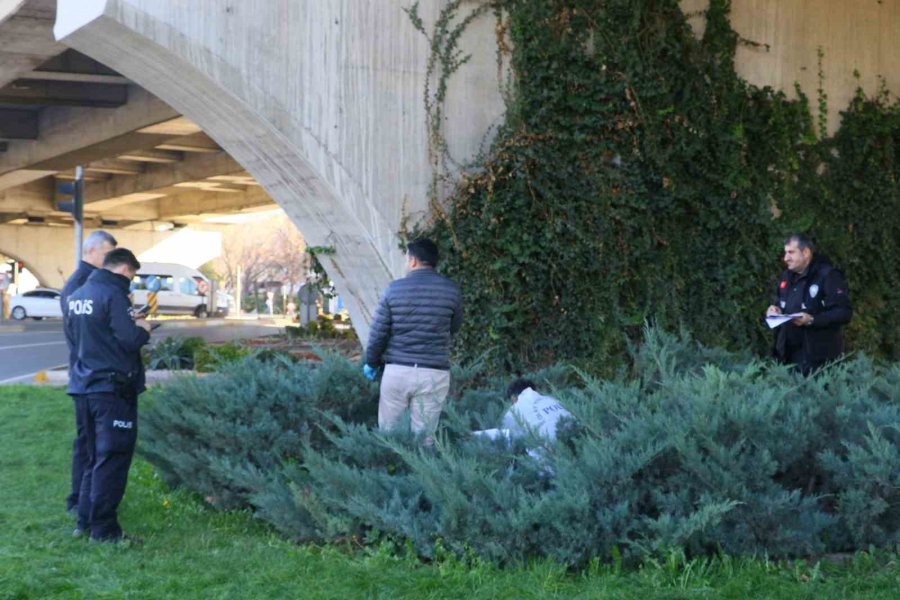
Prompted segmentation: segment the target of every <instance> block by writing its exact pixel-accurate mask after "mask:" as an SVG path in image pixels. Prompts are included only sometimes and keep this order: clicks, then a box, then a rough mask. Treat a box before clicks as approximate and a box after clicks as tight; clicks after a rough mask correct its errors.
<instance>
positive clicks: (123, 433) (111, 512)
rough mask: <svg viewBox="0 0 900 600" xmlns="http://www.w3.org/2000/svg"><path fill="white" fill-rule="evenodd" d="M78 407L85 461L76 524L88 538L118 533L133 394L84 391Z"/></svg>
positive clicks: (133, 436) (133, 424)
mask: <svg viewBox="0 0 900 600" xmlns="http://www.w3.org/2000/svg"><path fill="white" fill-rule="evenodd" d="M83 399H84V401H83V402H82V403H81V404H80V405H79V406H80V407H81V413H82V415H81V419H82V421H83V422H84V429H85V438H86V448H87V454H88V461H87V464H86V468H85V470H84V474H83V475H82V478H81V490H80V492H79V496H78V526H79V527H81V528H82V529H90V532H91V539H95V540H115V539H118V538H120V537H122V528H121V527H120V526H119V521H118V519H117V511H118V508H119V503H120V502H121V501H122V497H123V496H124V495H125V485H126V484H127V482H128V469H129V468H130V467H131V458H132V456H134V446H135V443H136V442H137V425H138V423H137V395H135V394H86V395H85V396H83Z"/></svg>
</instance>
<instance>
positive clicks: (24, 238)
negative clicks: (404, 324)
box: [0, 0, 275, 286]
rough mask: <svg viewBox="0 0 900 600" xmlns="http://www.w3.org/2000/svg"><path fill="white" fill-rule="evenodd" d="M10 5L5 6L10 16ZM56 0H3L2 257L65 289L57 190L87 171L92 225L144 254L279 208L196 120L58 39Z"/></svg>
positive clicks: (66, 248)
mask: <svg viewBox="0 0 900 600" xmlns="http://www.w3.org/2000/svg"><path fill="white" fill-rule="evenodd" d="M2 11H6V12H2ZM55 18H56V2H55V0H31V1H28V2H13V3H10V2H2V1H0V253H3V254H5V255H9V256H12V257H15V258H18V259H20V260H23V261H25V263H26V265H27V267H28V268H29V270H31V271H32V273H34V274H35V275H36V276H37V277H38V279H39V280H41V282H42V283H44V284H46V285H53V286H59V285H61V284H62V281H63V277H64V274H67V273H68V272H70V271H71V268H72V253H73V247H74V244H73V239H72V237H73V236H72V219H71V215H69V214H68V213H66V212H62V211H60V210H58V208H57V201H58V200H59V199H60V198H58V197H57V193H56V188H57V184H58V183H59V182H60V181H65V180H68V179H72V178H73V177H74V167H75V166H76V165H82V166H84V168H85V179H86V189H85V197H86V205H85V226H86V227H87V228H88V229H89V230H90V229H93V228H101V227H102V228H104V229H107V230H109V231H111V232H112V233H113V235H115V236H116V238H117V239H118V240H119V241H120V243H121V244H123V245H125V246H127V247H130V248H131V249H133V250H135V251H136V252H137V253H138V254H140V253H143V252H146V251H148V250H150V249H151V248H153V247H155V246H157V245H158V244H159V243H160V242H162V241H163V240H165V239H166V238H169V237H171V236H172V235H173V233H183V231H184V230H185V228H188V227H193V228H199V229H205V230H210V231H218V230H220V229H221V228H220V227H208V226H206V225H203V224H202V223H203V222H204V221H205V220H206V219H208V218H210V217H213V216H216V215H221V214H223V213H234V212H242V211H251V210H259V209H264V208H271V207H274V206H275V205H274V203H273V201H272V199H271V198H270V197H269V196H268V194H266V193H265V192H264V191H263V189H262V188H261V187H260V186H259V184H258V183H257V182H256V181H255V179H254V178H253V177H252V176H250V175H249V173H247V172H246V170H245V169H244V168H243V167H242V166H241V165H239V164H238V163H237V162H236V161H235V160H234V159H232V158H231V157H230V156H229V155H228V154H227V153H226V152H225V151H224V150H223V149H222V148H221V147H220V146H219V145H218V144H216V143H215V142H214V141H213V140H212V139H211V138H210V137H209V136H208V135H206V134H205V133H203V131H202V130H201V129H200V127H199V126H197V125H196V124H195V123H193V122H191V121H190V120H189V119H186V118H184V117H182V116H180V115H179V113H178V112H177V111H175V110H174V109H172V108H171V107H170V106H169V105H167V104H166V103H164V102H163V101H161V100H160V99H158V98H157V97H155V96H153V95H152V94H150V93H148V92H147V91H146V90H144V89H142V88H141V87H140V86H137V85H136V84H134V83H133V82H132V81H131V80H130V79H128V78H126V77H124V76H122V75H121V74H119V73H117V72H116V71H114V70H113V69H111V68H110V67H108V66H106V65H103V64H101V63H99V62H97V61H96V60H94V59H92V58H89V57H87V56H85V55H83V54H81V53H80V52H78V51H76V50H73V49H70V48H68V47H67V46H65V45H63V44H60V43H58V42H57V41H56V40H55V39H54V37H53V24H54V20H55Z"/></svg>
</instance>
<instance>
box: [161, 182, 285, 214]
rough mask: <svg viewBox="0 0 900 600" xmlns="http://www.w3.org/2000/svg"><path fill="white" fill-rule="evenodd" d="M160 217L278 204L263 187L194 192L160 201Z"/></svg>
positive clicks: (220, 211)
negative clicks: (245, 189)
mask: <svg viewBox="0 0 900 600" xmlns="http://www.w3.org/2000/svg"><path fill="white" fill-rule="evenodd" d="M157 204H158V207H159V217H158V218H159V219H160V220H164V221H177V220H180V219H189V218H190V217H195V216H198V215H213V214H223V213H226V214H228V213H236V212H242V211H245V210H250V209H256V208H261V207H264V206H271V207H272V208H276V207H277V205H276V204H275V201H274V200H272V198H271V197H270V196H269V195H268V194H267V193H265V192H264V191H263V190H262V189H253V190H251V191H247V192H243V193H238V194H226V193H221V192H193V193H188V194H178V195H177V196H167V197H166V198H162V199H160V200H159V201H158V202H157Z"/></svg>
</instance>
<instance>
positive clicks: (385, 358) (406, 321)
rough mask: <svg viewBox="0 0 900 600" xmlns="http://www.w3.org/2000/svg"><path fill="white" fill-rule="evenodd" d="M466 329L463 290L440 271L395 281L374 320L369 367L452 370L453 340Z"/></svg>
mask: <svg viewBox="0 0 900 600" xmlns="http://www.w3.org/2000/svg"><path fill="white" fill-rule="evenodd" d="M461 326H462V294H461V293H460V290H459V287H458V286H457V285H456V284H455V283H453V282H452V281H451V280H449V279H447V278H446V277H444V276H443V275H439V274H438V273H437V272H436V271H435V270H434V269H431V268H424V269H415V270H413V271H410V272H409V274H408V275H407V276H406V277H403V278H401V279H397V280H395V281H392V282H391V283H390V285H389V286H388V288H387V290H386V291H385V293H384V295H383V296H382V298H381V301H380V302H379V304H378V308H377V309H376V311H375V318H374V320H373V321H372V330H371V332H370V333H369V342H368V345H367V346H366V362H367V363H368V364H369V365H370V366H372V367H376V368H377V367H379V366H380V365H382V364H384V363H387V364H397V365H404V366H410V367H411V366H419V367H425V368H430V369H442V370H448V369H449V368H450V336H451V334H454V333H456V332H457V331H459V328H460V327H461Z"/></svg>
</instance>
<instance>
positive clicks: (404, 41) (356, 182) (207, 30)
mask: <svg viewBox="0 0 900 600" xmlns="http://www.w3.org/2000/svg"><path fill="white" fill-rule="evenodd" d="M9 4H10V2H9V0H7V2H6V3H3V2H0V9H2V7H3V6H6V5H9ZM12 4H16V3H15V2H13V3H12ZM19 4H21V6H16V7H15V8H12V9H10V13H9V14H10V15H12V16H11V17H10V18H6V19H5V20H4V15H0V42H4V43H2V44H0V88H2V89H0V123H12V122H13V121H15V125H6V126H5V127H6V129H3V127H4V126H3V125H0V138H2V137H4V136H6V137H7V138H8V140H7V147H6V149H5V152H4V153H3V154H0V194H2V196H0V198H2V199H0V219H7V220H8V222H11V223H23V222H37V221H38V220H39V219H41V218H43V219H44V221H43V222H44V223H50V224H52V223H55V222H61V221H64V220H65V215H64V214H61V213H59V212H58V211H54V210H53V204H52V199H51V197H52V185H53V179H58V178H65V177H69V176H71V175H70V173H71V171H70V170H71V168H72V167H73V166H74V165H75V164H87V165H88V168H89V170H88V173H89V175H90V176H91V178H92V180H91V182H90V184H89V186H88V188H89V198H90V199H91V206H90V208H89V212H90V214H91V216H92V218H93V219H95V220H96V222H97V223H98V224H104V223H106V222H115V223H119V224H123V225H124V226H125V227H132V226H135V227H146V226H147V225H146V223H148V222H153V221H162V222H168V223H173V224H174V223H186V222H188V221H189V219H190V218H191V215H203V214H206V213H205V212H204V211H205V210H206V209H205V208H203V207H209V206H213V207H222V209H223V210H234V209H236V208H238V207H240V208H249V209H252V208H253V207H254V206H256V204H255V202H257V201H260V202H261V201H262V198H263V197H264V196H265V197H266V198H269V197H271V198H272V199H274V201H276V202H277V203H278V204H279V205H280V206H281V207H283V208H284V209H285V211H286V212H287V213H288V215H289V216H290V217H291V219H292V220H293V222H294V223H295V224H296V225H297V227H298V228H299V229H300V231H301V232H302V233H303V235H304V237H305V238H306V240H307V241H308V243H309V244H311V245H314V246H330V247H333V248H334V250H335V253H334V254H331V255H328V256H327V257H326V267H327V268H328V269H329V273H330V274H331V275H332V277H333V278H334V280H335V282H336V284H337V285H338V287H339V288H340V290H341V291H342V294H343V296H344V298H345V299H346V304H347V307H348V309H349V311H350V313H351V316H352V317H353V320H354V323H355V325H356V327H357V329H358V331H359V333H360V337H361V338H362V339H365V338H366V336H367V333H368V323H369V320H370V319H371V317H372V312H373V311H374V308H375V305H376V303H377V299H378V295H379V293H380V291H381V290H382V289H383V287H384V285H385V284H386V283H387V282H388V280H389V279H390V278H392V277H395V276H398V275H399V274H401V271H402V266H403V256H402V252H400V251H399V238H398V235H397V233H398V230H399V229H400V228H401V226H402V225H403V224H404V223H411V222H415V221H416V220H418V219H420V218H422V217H423V216H424V215H426V214H427V213H428V209H429V197H430V190H431V184H432V181H433V175H434V174H435V172H434V170H435V169H440V170H449V171H450V172H444V173H441V174H442V175H449V176H451V178H452V176H453V172H452V171H453V169H454V168H455V167H453V166H451V165H454V164H455V163H456V162H465V161H466V160H467V159H469V158H471V157H472V156H474V155H475V154H476V153H477V151H478V150H479V149H482V148H484V145H485V143H486V142H489V134H490V132H491V131H492V128H493V127H494V126H496V125H497V124H498V123H500V121H501V119H502V116H503V101H502V94H501V91H500V90H501V89H502V87H503V84H505V83H506V82H505V76H506V73H507V72H506V71H505V70H504V69H505V66H504V65H503V64H501V65H499V67H498V61H497V57H498V40H497V35H498V32H501V31H502V29H503V28H502V27H497V23H496V21H495V17H494V15H493V13H492V12H490V11H488V12H487V13H486V14H485V16H484V17H482V18H479V19H477V20H475V21H473V22H472V23H471V24H470V25H469V27H468V28H467V29H466V31H465V33H464V34H463V36H462V38H461V40H460V49H461V52H462V53H463V54H464V55H465V54H470V55H471V60H469V61H468V62H467V63H466V64H465V65H463V67H462V68H461V69H460V70H459V72H457V73H456V74H455V75H454V76H453V78H452V79H451V81H450V84H449V89H448V96H447V99H446V103H445V106H444V117H445V120H444V122H443V123H441V124H440V127H441V128H442V134H443V137H444V138H445V141H446V143H447V148H448V150H449V154H450V157H451V160H448V161H444V162H440V163H436V162H434V161H433V160H431V158H432V157H433V154H432V153H431V152H430V151H431V150H432V143H433V141H434V139H433V138H431V137H430V134H431V133H432V132H430V131H429V129H428V126H427V124H428V117H429V115H428V114H427V112H426V108H425V107H426V102H425V94H426V93H427V92H428V91H429V90H430V91H431V93H433V91H434V84H435V83H436V77H437V74H436V73H433V72H430V71H429V69H428V60H429V56H430V54H431V46H430V41H429V40H428V39H427V38H426V37H425V36H423V35H422V34H421V32H419V31H417V30H416V27H415V26H414V24H413V22H412V20H411V19H410V16H409V15H408V14H407V13H406V12H405V11H404V9H406V8H408V7H409V4H410V2H408V1H407V0H367V1H365V2H361V1H360V0H328V1H327V2H326V1H324V0H242V1H241V2H234V1H233V0H192V1H191V2H189V3H188V2H183V1H181V0H59V2H58V5H57V2H56V1H55V0H26V1H24V2H20V3H19ZM447 4H448V2H447V1H446V0H421V1H420V2H419V3H418V5H419V14H420V16H421V17H422V21H423V23H424V26H425V28H426V30H429V29H430V28H431V27H432V25H433V24H434V23H435V21H436V19H437V18H438V16H439V15H440V13H441V10H443V9H444V8H445V7H446V6H447ZM813 4H814V5H813ZM862 4H865V6H862ZM479 6H481V3H479V2H474V1H473V2H464V3H462V8H461V12H462V14H463V15H465V14H466V12H467V11H471V10H475V9H476V8H477V7H479ZM682 6H683V8H684V9H685V11H686V12H687V13H688V14H691V15H692V16H691V18H690V22H691V24H692V25H693V26H694V27H695V29H696V30H697V31H698V33H699V32H702V30H703V26H704V23H703V17H702V14H701V13H702V10H703V9H705V8H706V7H707V6H708V0H682ZM732 9H733V10H732V13H733V15H732V16H733V23H734V25H735V28H736V30H737V31H738V32H739V33H740V34H741V35H742V37H744V38H746V39H748V40H750V41H752V42H756V44H742V45H740V46H739V48H738V57H737V62H738V64H737V67H738V70H739V71H740V72H741V73H742V74H743V75H744V76H745V77H746V78H747V79H748V80H749V81H751V82H753V83H755V84H758V85H772V86H774V87H776V88H781V89H785V90H787V91H788V93H792V91H793V87H794V83H795V82H799V83H800V84H801V86H802V87H803V89H804V90H805V91H806V92H807V93H810V94H812V93H814V92H815V90H816V88H817V87H818V85H819V84H820V82H819V79H818V68H817V65H816V61H817V55H818V49H819V48H820V47H821V48H823V49H824V54H825V63H824V70H825V80H824V81H825V83H824V85H825V92H826V93H827V95H828V98H829V101H830V102H831V105H832V107H833V108H832V110H831V114H830V115H829V123H830V124H831V126H832V128H833V127H834V125H835V124H836V123H837V121H838V119H839V116H838V112H839V110H840V109H842V108H843V107H844V106H846V104H847V101H848V100H849V98H850V96H851V95H852V94H853V92H854V90H855V88H856V86H857V84H861V85H863V86H864V87H865V88H866V89H867V90H869V91H874V90H875V89H876V88H877V85H878V80H877V78H878V77H879V76H882V77H884V78H885V81H886V82H887V85H888V87H889V88H892V89H895V90H896V89H900V58H898V57H900V52H897V50H898V47H897V45H898V39H900V38H898V37H897V36H896V35H895V34H896V31H897V30H898V29H900V0H885V1H884V2H877V3H876V2H871V3H849V2H846V1H845V0H821V1H820V2H816V3H789V2H782V1H781V0H735V2H733V3H732ZM698 11H699V12H698ZM54 18H55V19H56V23H55V29H54V36H51V35H50V34H49V27H50V25H51V21H52V19H54ZM29 28H30V29H29ZM11 32H12V33H11ZM7 40H15V41H16V43H21V44H22V47H17V46H16V45H15V44H12V45H10V43H6V42H7ZM69 48H70V49H71V50H68V49H69ZM500 56H501V57H502V56H503V55H502V53H501V54H500ZM88 57H89V58H88ZM854 70H858V71H859V72H860V73H861V79H859V80H858V81H857V80H855V79H853V71H854ZM67 78H68V79H67ZM72 81H76V82H79V83H81V84H84V85H86V86H88V88H87V89H82V90H81V91H80V92H79V93H77V94H76V93H75V91H73V90H72V86H71V85H69V84H70V83H71V82H72ZM63 99H65V102H68V103H69V104H65V105H63ZM76 101H77V102H78V103H79V104H72V103H74V102H76ZM29 103H33V104H29ZM90 103H93V104H90ZM35 107H38V108H35ZM4 111H6V113H5V114H6V115H7V116H13V117H15V119H12V120H9V119H7V120H6V121H4ZM10 136H18V138H24V140H23V139H18V138H17V139H12V138H11V137H10ZM226 153H227V154H226ZM454 159H455V160H454ZM166 160H169V161H172V162H168V163H166V162H165V161H166ZM51 178H52V179H51ZM257 184H258V185H257ZM262 190H265V192H263V191H262ZM16 198H18V199H16ZM23 219H24V221H23ZM139 223H140V224H139ZM463 283H464V282H463Z"/></svg>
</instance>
